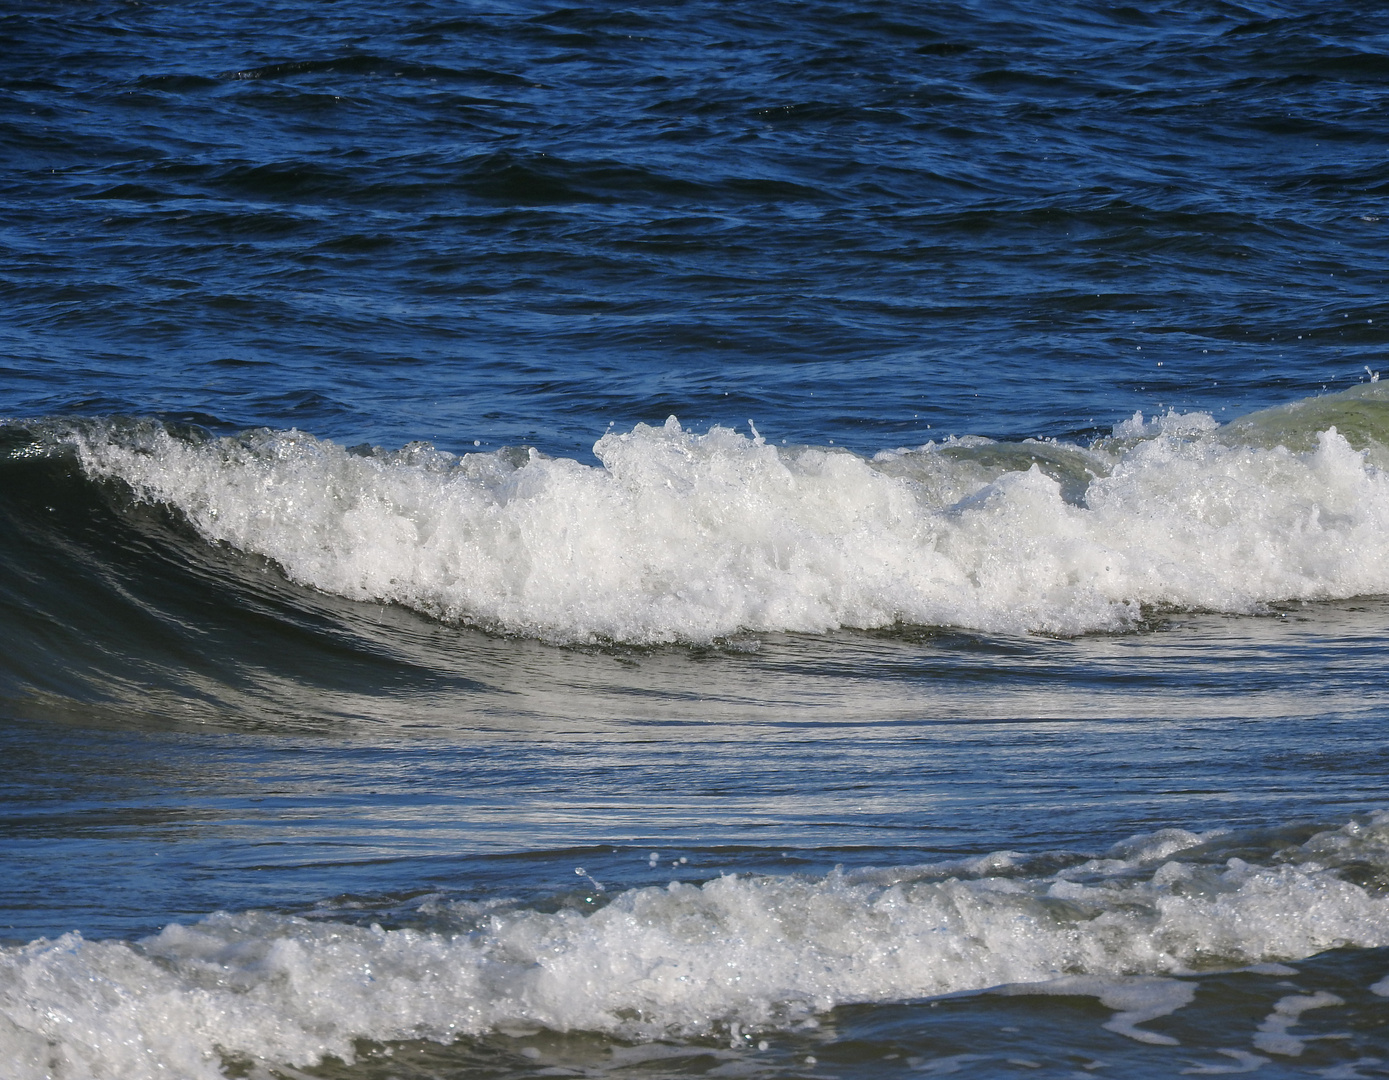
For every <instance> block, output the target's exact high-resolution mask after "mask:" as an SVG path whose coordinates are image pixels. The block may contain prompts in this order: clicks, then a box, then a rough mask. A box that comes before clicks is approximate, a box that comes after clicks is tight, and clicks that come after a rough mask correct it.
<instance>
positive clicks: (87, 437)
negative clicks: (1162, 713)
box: [64, 386, 1389, 643]
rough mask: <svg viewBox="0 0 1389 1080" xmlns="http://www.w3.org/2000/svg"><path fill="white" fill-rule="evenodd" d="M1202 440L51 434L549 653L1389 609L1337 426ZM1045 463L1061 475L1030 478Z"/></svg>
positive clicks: (213, 527)
mask: <svg viewBox="0 0 1389 1080" xmlns="http://www.w3.org/2000/svg"><path fill="white" fill-rule="evenodd" d="M1368 389H1373V390H1375V391H1378V390H1379V389H1380V388H1379V387H1378V386H1375V387H1368V386H1367V390H1368ZM1217 428H1218V425H1216V424H1215V422H1214V421H1213V420H1211V419H1210V418H1209V417H1208V416H1205V415H1204V414H1193V415H1188V416H1178V415H1176V414H1169V415H1168V416H1167V417H1164V418H1160V420H1159V421H1156V422H1149V423H1147V424H1144V423H1143V422H1142V418H1141V417H1136V418H1135V419H1134V420H1129V421H1125V423H1124V424H1121V425H1119V427H1118V428H1116V436H1115V438H1114V439H1113V440H1110V441H1108V442H1106V443H1103V444H1099V445H1097V446H1095V447H1092V448H1086V449H1082V448H1080V447H1074V446H1066V445H1064V444H1055V443H1032V444H1027V443H1024V444H1007V445H1005V444H996V443H990V442H989V441H988V440H982V439H970V440H960V441H954V442H950V443H946V444H941V445H935V444H932V445H928V446H926V447H923V448H920V449H917V450H911V451H905V450H904V451H891V452H885V453H882V454H879V455H877V457H876V458H874V459H873V460H867V459H864V458H862V457H859V456H856V455H854V454H851V453H847V452H843V451H838V450H836V449H834V448H817V447H795V448H786V447H777V446H773V445H771V444H769V443H768V442H766V441H765V440H764V439H762V438H760V437H753V438H747V437H744V436H741V435H739V434H737V433H735V432H734V431H731V430H728V429H725V428H720V427H715V428H712V429H711V430H709V431H708V432H707V433H706V434H702V435H700V434H692V433H690V432H687V431H685V430H683V429H682V428H681V426H680V425H679V423H678V422H677V421H676V420H675V419H674V418H673V417H672V418H671V419H670V420H669V421H667V423H666V424H665V426H664V427H648V426H646V425H638V426H637V427H636V428H635V429H634V430H633V431H631V432H629V433H626V434H609V435H605V436H604V437H603V438H601V439H599V440H598V442H597V444H596V445H595V447H594V453H595V454H596V455H597V457H598V458H599V460H600V461H601V462H602V465H601V467H590V466H585V465H583V464H580V463H578V462H575V461H572V460H567V459H553V458H548V457H545V456H543V455H540V454H539V453H537V452H535V451H530V452H529V453H528V454H527V453H525V452H514V451H511V452H508V451H499V452H497V453H477V454H466V455H464V456H462V457H461V458H456V457H454V456H452V455H449V454H445V453H442V452H438V451H434V450H432V449H430V448H428V447H426V446H411V447H407V448H406V449H405V450H402V451H399V452H395V453H385V452H377V453H373V454H365V455H363V454H360V453H356V452H352V451H348V450H344V449H343V448H341V447H339V446H337V445H335V444H333V443H331V442H328V441H324V440H319V439H315V438H313V437H312V436H309V435H306V434H302V433H300V432H296V431H287V432H283V431H282V432H273V431H258V432H251V433H248V434H246V435H243V436H240V437H237V438H223V439H217V440H211V441H207V442H196V441H190V440H187V439H182V438H177V437H174V436H172V435H170V434H169V433H168V432H166V431H165V430H164V429H162V428H160V427H158V426H156V425H147V426H146V427H145V428H144V429H143V430H139V431H132V430H131V429H129V428H126V429H121V430H118V429H117V428H116V427H114V426H112V425H102V424H89V425H86V426H81V427H77V426H74V427H73V428H71V429H70V430H69V431H68V432H66V434H65V435H64V438H66V439H68V440H70V441H72V442H73V443H75V444H76V446H77V449H78V452H79V455H80V459H81V462H82V465H83V467H84V469H85V470H86V471H87V472H88V473H89V474H90V475H92V476H94V477H102V478H117V479H119V480H121V481H123V482H124V483H125V484H128V485H129V486H130V488H131V489H133V491H134V492H135V493H136V495H137V497H139V498H141V499H145V500H150V501H154V502H161V503H166V504H168V505H170V506H172V507H174V508H176V509H177V510H178V511H179V512H181V513H182V514H183V515H184V516H185V517H186V518H187V519H188V521H189V522H191V523H192V524H193V526H194V527H195V528H196V529H197V530H198V531H199V532H200V533H202V535H204V536H205V537H207V538H208V539H209V540H213V541H221V542H226V543H228V544H231V545H233V546H234V547H236V548H239V549H241V550H243V551H246V552H252V553H256V554H259V555H262V556H266V557H268V558H270V559H272V560H274V561H275V562H276V563H277V564H279V566H281V567H282V568H283V569H284V571H285V573H286V574H288V575H289V576H290V577H291V578H292V579H294V580H296V581H298V582H300V583H302V584H305V585H309V586H312V587H315V588H318V589H322V590H324V591H327V592H332V593H336V594H339V595H342V596H346V597H350V598H354V599H360V600H369V601H376V602H396V603H400V604H403V605H406V606H409V607H411V608H414V609H416V610H419V611H422V612H425V613H428V614H431V615H434V616H437V617H440V618H444V619H448V620H458V621H462V622H466V623H470V624H473V625H480V626H483V627H486V628H490V629H495V630H500V631H503V632H508V633H518V634H526V635H535V636H539V637H542V638H546V639H550V640H558V641H584V640H593V639H606V640H615V641H627V642H638V643H640V642H666V641H708V640H711V639H716V638H719V637H723V636H728V635H735V634H737V633H739V632H742V631H752V632H758V631H801V632H823V631H827V630H830V629H834V628H838V627H861V628H868V627H881V626H889V625H892V624H895V623H899V622H900V623H913V624H925V625H953V626H961V627H968V628H974V629H979V630H984V631H990V632H1001V633H1020V632H1029V631H1031V632H1038V631H1040V632H1045V633H1055V634H1077V633H1083V632H1087V631H1096V630H1121V629H1124V628H1126V627H1130V626H1132V625H1133V624H1134V622H1135V620H1137V619H1138V618H1139V617H1140V611H1141V607H1142V605H1159V606H1171V607H1175V608H1180V609H1195V610H1215V611H1225V612H1252V611H1257V610H1259V608H1260V605H1266V604H1269V603H1273V602H1277V601H1288V600H1297V599H1303V600H1322V599H1336V598H1346V597H1351V596H1359V595H1370V594H1382V593H1389V475H1386V474H1385V472H1384V471H1382V470H1381V468H1380V467H1379V466H1377V465H1376V464H1374V463H1373V460H1371V459H1370V458H1368V457H1367V454H1366V452H1365V451H1364V450H1363V449H1361V450H1357V449H1354V448H1352V446H1351V445H1350V443H1348V442H1347V440H1346V439H1345V438H1343V437H1342V436H1341V435H1340V434H1339V433H1338V432H1337V430H1336V428H1335V427H1330V428H1329V429H1328V430H1325V431H1322V432H1321V433H1320V434H1318V435H1317V436H1316V437H1315V446H1314V448H1313V449H1307V450H1300V451H1291V450H1288V449H1285V448H1284V447H1282V446H1273V447H1258V446H1250V445H1229V444H1228V443H1227V441H1224V440H1223V439H1222V437H1221V436H1222V435H1223V434H1224V433H1225V431H1226V430H1233V428H1231V429H1221V430H1217ZM1034 452H1035V454H1036V456H1038V457H1039V458H1041V459H1042V460H1043V462H1044V463H1045V464H1047V467H1048V469H1049V470H1050V471H1051V472H1052V473H1053V474H1055V475H1057V476H1058V477H1059V478H1060V479H1054V478H1053V476H1051V475H1048V473H1047V472H1046V471H1043V469H1041V468H1039V467H1038V465H1037V464H1031V465H1030V467H1027V463H1028V461H1029V457H1028V455H1029V453H1034ZM996 459H997V460H996ZM998 460H1003V462H1004V463H1003V464H1001V465H1000V464H999V463H998ZM1375 460H1377V458H1376V459H1375ZM1010 462H1011V465H1010V464H1009V463H1010ZM1020 466H1021V467H1020ZM1063 473H1064V474H1067V475H1063ZM1061 480H1067V483H1069V484H1071V485H1072V486H1073V487H1076V488H1077V490H1079V491H1080V492H1081V493H1082V496H1081V497H1080V498H1077V497H1075V494H1074V493H1069V492H1065V490H1064V489H1065V485H1063V483H1062V482H1061ZM1063 493H1069V494H1071V498H1070V501H1068V499H1067V498H1065V497H1063Z"/></svg>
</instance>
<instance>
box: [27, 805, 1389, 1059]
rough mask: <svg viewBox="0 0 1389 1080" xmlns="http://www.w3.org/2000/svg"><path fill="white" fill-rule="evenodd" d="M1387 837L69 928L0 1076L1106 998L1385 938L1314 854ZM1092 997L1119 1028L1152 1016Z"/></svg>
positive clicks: (1388, 915) (1385, 921)
mask: <svg viewBox="0 0 1389 1080" xmlns="http://www.w3.org/2000/svg"><path fill="white" fill-rule="evenodd" d="M1387 830H1389V815H1380V816H1379V817H1378V818H1376V819H1374V820H1373V821H1372V822H1371V823H1370V824H1369V825H1368V826H1367V825H1365V824H1363V823H1362V824H1360V825H1352V826H1348V827H1347V828H1346V829H1343V830H1339V831H1338V832H1336V833H1330V834H1323V835H1322V837H1320V838H1313V840H1312V841H1310V842H1309V843H1308V844H1307V845H1304V846H1303V848H1302V849H1300V850H1299V851H1297V852H1294V853H1293V855H1292V857H1288V856H1287V853H1284V856H1283V857H1282V859H1281V861H1277V862H1275V863H1272V864H1269V865H1264V866H1255V865H1251V864H1249V863H1246V862H1243V861H1241V860H1240V859H1238V858H1232V859H1228V860H1226V861H1224V862H1219V861H1210V862H1202V861H1201V860H1200V859H1199V858H1192V859H1189V860H1187V861H1183V860H1182V859H1180V858H1178V859H1166V858H1165V856H1164V855H1163V854H1162V852H1163V851H1165V850H1167V849H1168V848H1170V847H1171V846H1172V845H1171V843H1169V842H1167V841H1166V840H1160V841H1159V842H1158V843H1156V844H1153V845H1148V846H1147V847H1144V848H1142V850H1139V849H1138V848H1134V849H1132V850H1133V851H1136V852H1137V854H1133V855H1131V856H1130V857H1127V858H1125V857H1122V856H1121V855H1120V854H1119V849H1116V852H1112V853H1111V858H1109V859H1106V860H1102V861H1099V862H1091V863H1087V864H1082V865H1080V866H1076V867H1072V868H1070V870H1069V871H1066V872H1061V873H1057V874H1052V875H1047V876H1035V877H1033V876H1028V875H1026V874H1014V875H1011V876H1010V875H1003V876H990V875H987V874H986V875H985V876H980V877H974V878H968V877H958V876H950V877H944V878H942V877H941V876H939V870H938V868H929V867H927V868H921V869H920V870H918V871H911V870H910V869H909V868H904V869H903V870H902V871H901V872H900V873H899V874H897V875H896V876H897V880H895V881H892V882H891V883H889V884H883V883H881V882H872V881H865V880H858V879H855V878H854V877H852V876H846V875H843V874H839V873H835V874H831V875H829V876H828V877H826V878H820V879H815V880H808V879H803V878H793V877H751V878H743V877H722V878H718V879H715V880H712V881H709V882H706V883H704V884H703V885H694V884H679V883H672V884H671V885H670V886H669V887H667V888H655V887H650V888H639V889H632V890H629V891H626V892H622V893H620V894H618V895H616V896H615V897H613V899H612V901H611V902H610V903H608V904H607V905H606V906H604V907H601V908H599V909H598V910H596V911H592V910H590V911H578V910H568V909H565V910H560V911H558V912H542V911H537V910H533V909H517V908H511V909H506V908H496V907H493V908H490V909H487V910H483V909H480V908H479V907H478V906H477V905H458V908H457V912H456V918H455V919H454V920H452V921H450V920H448V919H444V920H443V922H444V923H445V924H447V925H446V926H444V928H442V929H438V930H434V931H424V930H414V929H399V930H385V929H382V928H380V927H379V926H368V927H361V926H352V925H346V924H342V923H336V922H325V921H310V920H305V919H299V918H291V917H287V916H277V915H270V914H264V913H245V914H239V915H231V914H219V915H215V916H212V917H210V918H208V919H205V920H204V921H202V922H200V923H197V924H194V925H189V926H184V925H172V926H169V927H167V928H166V929H165V930H164V931H162V932H161V933H160V934H158V935H156V936H154V937H152V938H148V939H146V940H144V941H142V942H139V943H135V944H129V943H123V942H114V941H108V942H96V941H86V940H84V939H82V938H81V937H80V936H78V935H76V934H70V935H66V936H64V937H62V938H59V939H57V940H53V941H47V940H41V941H37V942H34V943H32V944H30V945H27V946H24V947H20V948H11V949H6V950H3V951H2V952H0V1054H2V1055H3V1057H4V1059H5V1060H7V1061H9V1062H11V1063H12V1064H11V1071H10V1072H8V1073H7V1076H10V1077H13V1078H14V1080H29V1078H30V1077H40V1076H44V1077H47V1076H54V1075H56V1076H62V1077H68V1078H76V1077H87V1076H113V1075H115V1076H122V1077H126V1078H128V1080H139V1078H143V1077H152V1076H162V1075H179V1076H187V1077H215V1076H218V1075H220V1073H219V1070H220V1069H221V1067H222V1065H223V1064H224V1063H225V1062H226V1061H235V1060H240V1061H243V1062H246V1061H249V1062H257V1061H259V1062H263V1063H280V1064H291V1065H292V1064H307V1063H310V1062H313V1061H316V1060H319V1059H320V1058H321V1057H322V1056H323V1055H325V1054H333V1055H337V1056H339V1057H342V1058H344V1059H347V1060H351V1058H352V1055H353V1040H354V1039H358V1038H369V1039H375V1040H389V1039H409V1038H429V1039H436V1040H441V1041H447V1040H450V1039H452V1038H454V1037H456V1036H458V1035H462V1034H468V1033H477V1032H483V1031H486V1030H489V1029H491V1028H494V1027H497V1026H499V1025H501V1026H505V1025H525V1026H532V1027H534V1026H543V1027H548V1028H551V1029H555V1030H574V1029H582V1030H592V1031H599V1032H606V1033H610V1034H614V1035H618V1036H621V1037H624V1038H629V1039H650V1038H659V1037H668V1036H698V1035H702V1034H709V1033H713V1032H717V1031H721V1030H733V1027H732V1026H733V1025H734V1024H737V1025H739V1026H740V1027H741V1028H743V1029H748V1028H752V1029H758V1028H761V1029H764V1030H766V1029H777V1028H780V1029H786V1028H794V1027H797V1026H800V1025H804V1024H807V1023H811V1022H813V1014H814V1013H816V1012H818V1011H821V1010H824V1009H827V1008H830V1007H832V1006H835V1005H838V1004H842V1003H847V1002H881V1001H893V1000H902V999H912V998H919V997H923V996H929V995H937V994H943V993H949V992H956V991H968V990H979V989H983V988H987V987H992V986H999V985H1011V986H1013V987H1014V992H1029V991H1028V990H1027V988H1026V986H1019V984H1029V983H1046V982H1054V980H1057V979H1062V980H1070V981H1069V982H1062V983H1059V984H1055V985H1053V987H1052V990H1053V991H1054V992H1072V991H1073V989H1074V987H1072V986H1071V984H1072V983H1073V982H1074V981H1075V978H1076V977H1077V976H1083V977H1086V978H1088V979H1089V982H1086V983H1085V985H1086V986H1087V987H1090V989H1087V990H1086V991H1085V992H1092V990H1093V991H1094V992H1096V993H1100V994H1101V995H1102V996H1103V995H1104V994H1106V993H1108V994H1109V996H1110V997H1115V995H1118V997H1116V1001H1118V998H1119V997H1123V994H1122V993H1121V991H1122V990H1123V987H1124V985H1126V984H1123V982H1122V980H1123V979H1124V978H1126V977H1129V976H1134V975H1137V976H1142V977H1145V978H1148V979H1151V978H1152V977H1153V976H1171V975H1174V974H1175V975H1181V974H1183V973H1190V972H1192V971H1193V970H1196V969H1202V968H1210V967H1216V966H1225V967H1233V966H1240V965H1244V964H1249V963H1254V962H1268V961H1275V960H1287V959H1294V958H1301V957H1306V956H1308V955H1311V954H1313V953H1316V952H1319V951H1322V950H1325V949H1328V948H1331V947H1334V946H1345V945H1357V946H1382V945H1385V944H1389V897H1385V896H1383V895H1376V894H1374V893H1372V892H1370V891H1367V890H1366V889H1364V888H1362V887H1360V886H1359V885H1356V884H1354V883H1352V882H1349V881H1346V880H1344V879H1343V878H1341V877H1339V876H1337V874H1336V873H1335V871H1334V870H1333V869H1331V868H1330V867H1329V866H1327V865H1325V864H1324V863H1323V862H1319V861H1318V859H1319V858H1320V857H1321V856H1322V855H1323V854H1324V853H1325V852H1327V851H1334V852H1337V853H1339V857H1342V858H1345V859H1351V860H1359V861H1360V862H1362V863H1363V862H1364V861H1365V860H1369V861H1371V862H1373V861H1374V860H1375V858H1376V857H1377V854H1382V851H1383V848H1384V839H1385V835H1386V831H1387ZM1169 839H1170V838H1169ZM1182 850H1183V851H1186V852H1188V853H1189V852H1190V851H1191V850H1192V849H1190V848H1183V849H1182ZM1207 858H1209V853H1208V855H1207ZM1011 862H1012V860H1011V859H1004V860H1001V861H1000V862H999V865H1004V866H1006V865H1009V864H1010V863H1011ZM1101 863H1103V865H1101ZM981 865H982V864H981ZM1096 979H1099V980H1101V981H1098V982H1097V981H1096ZM1105 979H1111V980H1113V979H1119V980H1121V982H1120V984H1117V985H1116V987H1115V988H1114V989H1113V992H1112V993H1110V991H1109V990H1106V989H1105V988H1106V986H1108V985H1109V984H1107V983H1104V982H1103V980H1105ZM1096 988H1098V989H1096ZM1036 991H1037V992H1042V993H1045V992H1048V989H1047V988H1046V987H1045V986H1039V987H1037V988H1036ZM1181 994H1183V995H1185V997H1187V998H1189V996H1190V995H1189V994H1188V993H1186V991H1184V990H1183V991H1181ZM1125 1000H1127V999H1125ZM1164 1000H1165V999H1164ZM1169 1004H1170V1003H1169ZM1178 1004H1180V1002H1178ZM1113 1007H1115V1008H1123V1009H1129V1010H1130V1012H1132V1015H1130V1016H1128V1017H1127V1019H1126V1020H1125V1023H1127V1024H1128V1026H1129V1027H1132V1026H1133V1025H1134V1024H1137V1023H1141V1022H1142V1019H1143V1016H1144V1015H1159V1012H1151V1011H1150V1013H1147V1014H1145V1013H1143V1012H1142V1010H1138V1011H1133V1010H1134V1009H1137V1006H1133V1005H1131V1003H1130V1004H1124V1003H1123V1002H1120V1003H1119V1004H1115V1005H1114V1006H1113ZM1172 1007H1176V1006H1175V1005H1173V1006H1172ZM1131 1034H1133V1036H1134V1037H1142V1035H1143V1033H1142V1031H1141V1029H1135V1031H1133V1032H1131Z"/></svg>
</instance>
